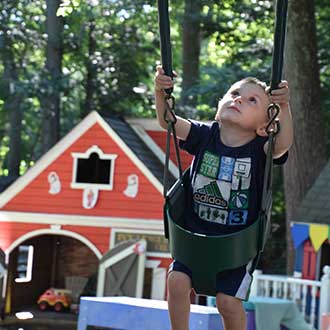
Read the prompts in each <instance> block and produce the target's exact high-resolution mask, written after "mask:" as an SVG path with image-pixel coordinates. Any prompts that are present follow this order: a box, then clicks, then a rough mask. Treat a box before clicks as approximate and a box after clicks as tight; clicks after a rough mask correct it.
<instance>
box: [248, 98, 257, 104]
mask: <svg viewBox="0 0 330 330" xmlns="http://www.w3.org/2000/svg"><path fill="white" fill-rule="evenodd" d="M249 101H250V102H252V103H257V99H256V98H255V97H250V98H249Z"/></svg>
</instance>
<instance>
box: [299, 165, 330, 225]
mask: <svg viewBox="0 0 330 330" xmlns="http://www.w3.org/2000/svg"><path fill="white" fill-rule="evenodd" d="M294 222H309V223H319V224H330V161H329V162H328V163H327V164H326V165H325V167H324V168H323V170H322V172H321V173H320V175H319V177H318V178H317V179H316V181H315V183H314V185H313V186H312V187H311V188H310V189H309V191H308V192H307V194H306V196H305V197H304V199H303V201H302V203H301V204H300V206H299V208H298V211H297V214H296V216H295V217H294Z"/></svg>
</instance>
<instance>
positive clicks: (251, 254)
mask: <svg viewBox="0 0 330 330" xmlns="http://www.w3.org/2000/svg"><path fill="white" fill-rule="evenodd" d="M287 5H288V0H277V6H276V22H275V33H274V50H273V58H272V73H271V84H270V91H272V90H273V89H276V88H278V85H279V83H280V81H281V75H282V69H283V53H284V44H285V31H286V17H287ZM158 13H159V31H160V40H161V54H162V65H163V69H164V71H165V74H166V75H169V76H171V77H172V78H173V72H172V57H171V56H172V55H171V44H170V25H169V15H168V0H158ZM165 92H166V95H165V99H164V101H165V111H164V119H165V121H166V122H167V124H168V130H167V138H166V160H165V168H164V197H165V205H164V230H165V237H166V238H168V239H169V243H170V251H171V253H172V257H173V258H175V259H177V260H179V261H182V262H183V263H184V264H185V263H186V266H188V267H189V266H190V267H191V269H192V270H193V285H194V287H195V290H196V291H197V292H201V293H204V294H209V295H215V285H214V279H215V277H216V274H217V273H218V272H220V271H222V270H225V269H230V268H236V267H238V266H242V265H244V264H246V263H247V262H248V260H251V259H253V266H252V267H253V268H255V267H256V265H257V263H258V261H259V258H260V255H261V252H262V251H263V249H264V246H265V243H266V239H267V236H268V234H269V231H270V213H271V207H272V181H273V149H274V138H275V135H276V134H277V133H278V132H279V129H280V126H279V120H278V118H277V116H278V114H279V112H280V107H279V106H278V105H277V104H271V105H270V106H269V107H268V109H267V113H268V117H269V122H268V124H267V127H266V132H267V134H268V150H267V155H266V164H265V173H264V182H263V194H262V202H261V211H260V214H259V217H258V220H257V221H256V222H255V223H253V224H252V225H251V226H249V227H247V228H246V229H244V230H242V231H240V232H236V233H235V234H231V235H225V236H205V235H199V234H196V233H191V232H189V231H187V230H185V229H184V228H183V227H181V225H180V223H181V222H182V217H183V216H184V205H185V190H186V189H187V186H188V185H189V176H188V175H189V173H188V172H187V171H186V172H185V173H184V174H182V168H181V161H180V153H179V147H178V141H177V137H176V134H175V123H176V117H175V112H174V105H175V100H174V97H173V96H172V92H173V89H172V88H171V89H168V90H166V91H165ZM171 135H172V136H173V142H174V146H175V153H176V158H177V162H178V167H179V179H178V180H177V181H176V183H175V184H174V185H173V186H172V187H171V189H169V190H168V183H167V181H168V173H169V155H170V138H171ZM171 209H174V210H175V212H174V213H173V212H172V213H171ZM169 233H170V235H169ZM182 242H184V243H182ZM235 246H236V247H237V246H244V249H240V250H237V249H236V250H235V249H234V247H235ZM219 248H221V249H222V251H223V252H225V251H227V253H223V256H225V255H229V257H228V258H225V257H223V258H221V261H220V260H212V261H211V262H210V260H209V259H207V258H205V255H207V253H208V251H216V250H219ZM199 256H200V257H199ZM196 260H198V262H197V261H196ZM194 277H195V279H194Z"/></svg>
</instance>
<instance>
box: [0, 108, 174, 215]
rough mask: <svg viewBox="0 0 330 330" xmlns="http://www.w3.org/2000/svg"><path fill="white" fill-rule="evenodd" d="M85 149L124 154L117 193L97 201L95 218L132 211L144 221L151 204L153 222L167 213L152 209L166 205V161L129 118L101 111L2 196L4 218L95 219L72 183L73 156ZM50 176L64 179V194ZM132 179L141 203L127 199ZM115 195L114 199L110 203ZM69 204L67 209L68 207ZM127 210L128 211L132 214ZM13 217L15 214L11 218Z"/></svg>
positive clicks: (106, 193)
mask: <svg viewBox="0 0 330 330" xmlns="http://www.w3.org/2000/svg"><path fill="white" fill-rule="evenodd" d="M145 134H146V133H145ZM86 148H87V149H88V150H92V149H93V148H94V149H95V148H96V149H98V150H100V151H101V152H102V153H103V152H105V155H106V156H107V155H108V156H109V155H110V154H111V153H114V154H115V156H116V157H117V155H119V157H118V159H117V160H116V164H117V165H116V170H115V173H116V174H115V175H116V178H117V179H116V185H115V186H114V188H111V189H105V190H104V191H103V193H102V198H101V197H100V200H99V202H98V203H99V207H98V208H97V209H95V210H94V213H95V214H94V215H97V216H105V215H107V217H117V218H118V217H124V214H122V213H123V212H126V213H127V212H128V211H129V212H130V214H131V216H132V217H134V218H142V217H143V218H144V217H147V216H146V215H144V214H145V210H146V205H149V209H148V210H149V212H148V219H149V218H152V219H158V217H159V215H160V214H162V211H159V210H161V208H159V210H158V208H157V212H156V210H155V212H154V213H152V212H150V207H151V205H152V207H153V208H156V204H157V203H160V204H161V200H162V192H163V184H162V181H163V168H164V166H163V162H162V159H159V157H157V156H156V155H155V153H154V151H153V150H152V149H150V146H149V143H148V141H146V140H144V139H143V137H142V138H141V136H140V135H139V134H138V133H137V132H136V130H135V129H134V128H133V127H132V126H131V125H130V124H129V123H128V122H126V121H125V120H124V119H122V118H114V117H112V118H106V117H104V116H100V115H99V114H98V113H96V112H92V113H90V114H89V115H88V116H87V117H86V118H84V119H83V120H82V121H81V122H80V123H79V124H78V125H76V126H75V127H74V128H73V129H72V131H70V132H69V133H68V134H67V135H66V136H65V137H63V138H62V139H61V140H60V141H59V142H58V143H57V144H56V145H55V146H54V147H53V148H52V149H50V150H49V151H48V152H47V153H46V154H44V155H43V156H42V157H41V158H40V159H39V160H38V161H37V162H36V164H35V165H34V166H33V167H31V168H30V169H29V170H28V171H27V172H26V173H25V174H24V175H23V176H21V177H19V178H18V179H17V180H16V181H15V182H13V183H12V184H11V185H10V186H9V187H8V188H7V189H6V190H5V191H3V193H1V194H0V208H1V211H2V213H4V212H6V211H8V212H11V211H15V212H30V213H31V212H32V213H33V212H34V213H36V212H38V213H45V214H50V213H52V214H58V213H61V214H62V213H63V214H72V215H73V214H81V215H85V213H86V214H87V215H89V214H91V213H90V212H91V211H89V210H88V209H84V208H82V205H81V200H82V196H83V190H82V189H85V188H84V187H83V188H80V186H79V187H76V186H73V183H72V182H73V181H72V180H73V179H72V178H73V177H75V174H74V173H75V172H74V171H75V169H76V167H75V165H74V164H75V163H73V161H72V157H74V154H77V152H78V154H79V155H80V153H82V152H85V153H86ZM100 148H101V149H100ZM94 149H93V150H94ZM90 152H92V151H90ZM78 154H77V155H78ZM84 155H85V154H84ZM110 156H111V155H110ZM81 157H82V156H81ZM50 173H56V174H57V175H58V176H59V179H60V185H61V186H62V187H63V190H60V191H61V194H59V193H58V194H55V195H54V194H51V193H50V192H49V175H50ZM132 173H133V174H132ZM130 175H139V179H138V180H139V181H138V182H139V183H138V184H139V187H140V188H141V189H140V188H139V194H138V196H136V198H131V199H128V200H127V201H126V199H127V198H128V197H127V195H126V189H127V187H128V186H127V184H128V183H127V180H128V177H129V176H130ZM140 179H141V181H140ZM169 179H170V180H171V181H172V182H174V180H175V177H174V176H173V175H171V173H169ZM3 185H4V187H3V188H6V186H7V185H8V184H7V183H6V182H3ZM0 188H1V182H0ZM72 188H73V189H72ZM60 189H61V188H60ZM100 189H103V187H101V188H100ZM155 192H158V193H160V194H158V193H155ZM110 195H111V198H112V199H113V200H111V201H110ZM128 201H129V202H130V203H131V204H132V203H135V204H136V205H135V206H134V207H135V208H134V210H135V211H136V210H137V211H136V212H135V211H134V212H135V213H139V216H138V215H137V214H135V213H134V214H133V213H132V212H133V208H132V205H130V206H128V204H127V203H128ZM156 202H157V203H156ZM100 203H101V204H100ZM102 203H103V204H102ZM125 203H126V204H125ZM66 204H68V205H66ZM110 204H111V205H110ZM64 205H66V206H65V207H64ZM114 205H116V207H114ZM117 206H118V207H117ZM127 208H129V210H128V211H127ZM8 212H7V213H8ZM129 212H128V213H129ZM32 213H31V214H32ZM126 213H125V214H126ZM156 213H157V214H156ZM158 213H159V214H158ZM6 216H7V215H6ZM10 216H14V215H12V214H10ZM7 218H8V217H7ZM7 218H6V219H7ZM8 219H9V218H8ZM8 219H7V220H8ZM118 219H119V218H118Z"/></svg>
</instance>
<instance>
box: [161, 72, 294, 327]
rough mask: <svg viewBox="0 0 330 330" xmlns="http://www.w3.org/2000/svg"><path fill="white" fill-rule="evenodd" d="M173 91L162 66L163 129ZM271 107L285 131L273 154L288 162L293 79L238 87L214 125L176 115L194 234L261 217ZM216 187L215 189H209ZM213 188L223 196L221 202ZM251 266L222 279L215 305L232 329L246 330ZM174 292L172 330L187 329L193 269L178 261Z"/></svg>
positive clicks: (171, 283)
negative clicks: (270, 86) (188, 158)
mask: <svg viewBox="0 0 330 330" xmlns="http://www.w3.org/2000/svg"><path fill="white" fill-rule="evenodd" d="M171 87H173V81H172V79H171V78H170V77H168V76H166V75H165V74H164V71H163V69H162V68H161V67H157V72H156V76H155V101H156V110H157V119H158V122H159V125H160V126H161V127H162V128H164V129H166V127H167V124H166V122H165V121H164V119H163V114H164V109H165V103H164V102H165V101H164V95H165V94H164V93H165V92H164V89H167V88H171ZM270 103H277V104H279V106H280V107H281V113H280V115H279V119H280V124H281V130H280V132H279V133H278V134H277V135H276V142H275V147H274V153H273V155H274V162H275V163H278V164H282V163H284V162H285V160H286V157H287V150H288V149H289V148H290V146H291V144H292V141H293V127H292V118H291V112H290V107H289V88H288V83H287V82H286V81H282V82H281V83H280V85H279V89H277V90H274V91H272V94H271V95H269V93H267V88H266V85H265V84H264V83H262V82H261V81H259V80H257V79H256V78H246V79H243V80H241V81H238V82H236V83H235V84H234V85H232V86H231V87H230V89H229V90H228V91H227V93H226V94H225V95H224V97H223V99H222V100H220V101H219V104H218V111H217V113H216V116H215V122H213V123H212V124H210V125H206V124H203V123H200V122H196V121H190V120H186V119H184V118H181V117H179V116H178V117H177V122H176V124H175V128H176V134H177V136H178V138H179V139H180V140H181V141H180V146H181V148H183V149H185V150H186V151H188V152H189V153H191V154H192V155H194V161H193V163H192V171H191V177H190V179H191V192H190V197H191V198H190V205H189V206H190V207H188V208H187V210H186V226H187V228H188V229H190V230H191V231H193V232H198V233H203V234H213V235H217V234H219V235H221V234H226V233H232V232H235V231H238V230H242V229H243V228H245V227H246V226H249V225H250V224H251V223H253V221H255V220H256V219H257V216H258V212H259V210H260V204H261V196H262V185H263V174H264V167H265V160H266V151H267V146H268V142H267V133H266V130H265V129H266V126H267V123H268V117H267V107H268V105H269V104H270ZM211 186H212V187H215V189H214V188H212V189H210V187H211ZM214 191H216V196H217V198H214V196H215V192H214ZM215 201H217V202H215ZM210 253H212V251H210ZM215 257H217V256H216V255H215ZM219 257H220V258H221V256H219ZM251 263H252V262H251ZM251 263H249V264H248V265H244V266H243V267H239V268H237V269H231V270H228V271H224V272H222V273H220V274H218V276H217V295H216V304H217V308H218V310H219V312H220V314H221V316H222V318H223V323H224V326H225V329H226V330H245V329H246V316H245V312H244V310H243V307H242V302H241V301H242V300H244V299H246V298H247V295H248V290H249V287H250V284H251V281H252V274H251V273H250V267H251ZM167 287H168V305H169V313H170V319H171V325H172V330H188V327H189V310H190V291H191V289H192V285H191V271H190V270H189V269H188V268H187V267H186V266H185V265H183V264H181V263H180V262H178V261H174V262H173V263H172V265H171V268H170V272H169V275H168V286H167Z"/></svg>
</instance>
